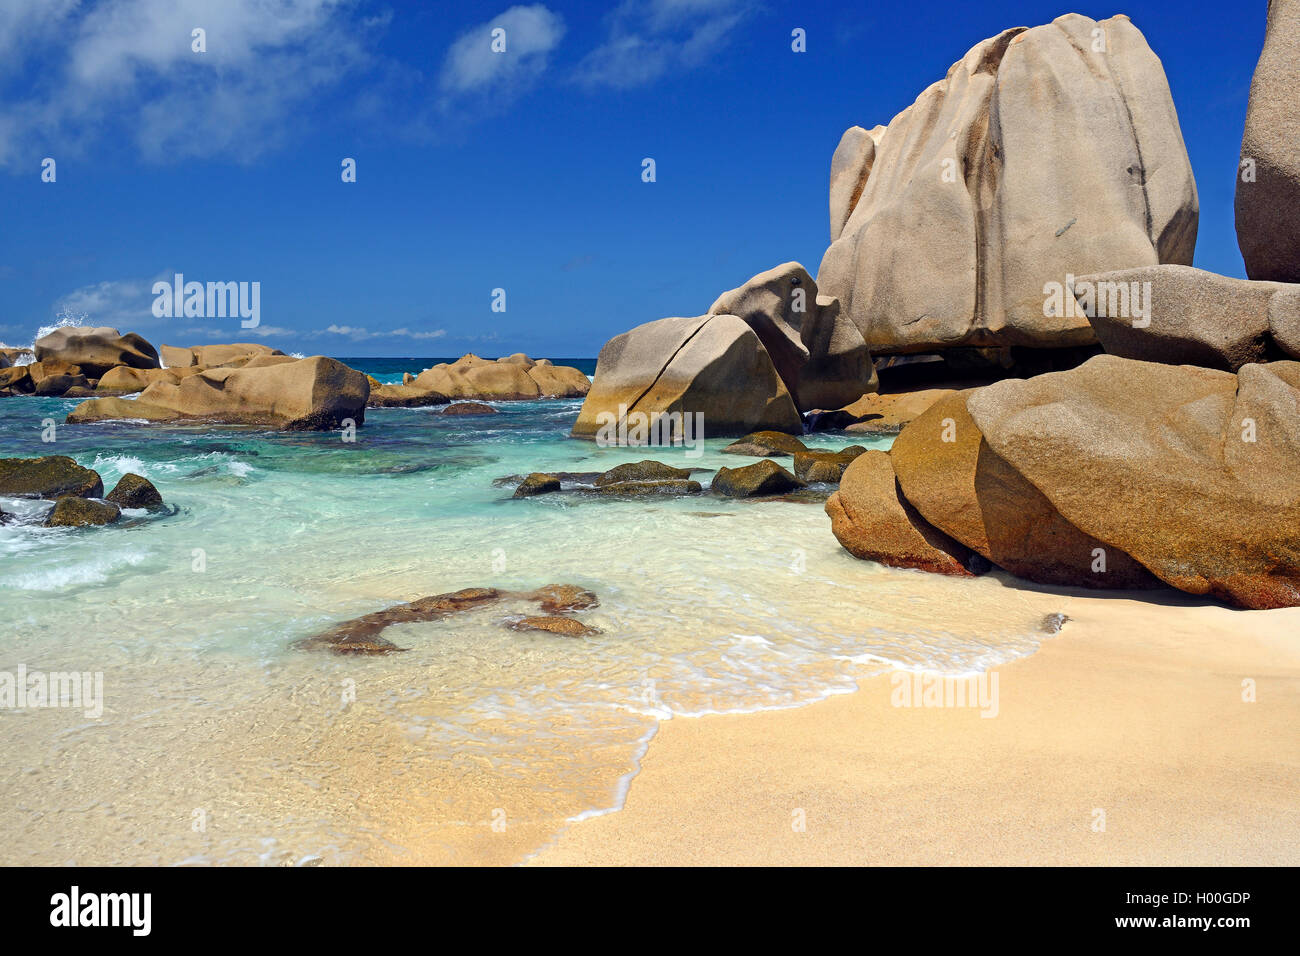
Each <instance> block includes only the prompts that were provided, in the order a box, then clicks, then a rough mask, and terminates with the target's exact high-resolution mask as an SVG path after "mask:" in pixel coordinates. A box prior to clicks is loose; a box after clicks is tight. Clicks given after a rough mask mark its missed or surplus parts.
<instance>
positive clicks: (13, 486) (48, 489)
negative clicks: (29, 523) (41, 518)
mask: <svg viewBox="0 0 1300 956" xmlns="http://www.w3.org/2000/svg"><path fill="white" fill-rule="evenodd" d="M103 494H104V483H103V481H102V480H100V477H99V473H98V472H95V471H92V470H91V469H89V468H83V467H81V466H80V465H78V464H77V463H76V462H75V461H73V460H72V459H71V458H69V457H68V456H66V455H46V456H44V457H41V458H0V495H10V496H12V497H14V498H50V499H53V498H67V497H70V496H75V497H78V498H99V497H101V496H102V495H103Z"/></svg>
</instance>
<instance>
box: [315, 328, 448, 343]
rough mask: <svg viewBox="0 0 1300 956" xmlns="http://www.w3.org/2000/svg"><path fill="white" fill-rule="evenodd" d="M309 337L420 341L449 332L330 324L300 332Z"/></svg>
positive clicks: (358, 340) (356, 340)
mask: <svg viewBox="0 0 1300 956" xmlns="http://www.w3.org/2000/svg"><path fill="white" fill-rule="evenodd" d="M298 334H300V335H303V336H304V337H307V338H314V337H316V336H319V335H343V336H346V337H347V338H349V339H351V340H352V341H354V342H360V341H363V340H365V339H389V338H399V339H411V340H413V341H420V340H425V339H440V338H442V337H443V336H444V335H446V334H447V330H446V329H433V330H432V331H429V332H412V331H411V330H410V329H407V328H401V329H392V330H391V331H387V332H385V331H375V332H372V331H370V330H369V329H366V328H359V327H357V326H354V325H330V326H327V327H326V328H323V329H317V330H316V331H313V332H303V333H298Z"/></svg>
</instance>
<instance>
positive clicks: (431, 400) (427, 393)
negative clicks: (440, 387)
mask: <svg viewBox="0 0 1300 956" xmlns="http://www.w3.org/2000/svg"><path fill="white" fill-rule="evenodd" d="M449 401H451V399H449V398H448V397H447V396H446V395H444V394H442V392H435V391H432V390H430V389H423V388H415V387H412V386H410V385H385V384H383V383H379V384H374V383H372V384H371V386H370V397H369V398H368V399H367V400H366V405H367V407H369V408H428V407H431V406H434V405H446V404H447V403H448V402H449Z"/></svg>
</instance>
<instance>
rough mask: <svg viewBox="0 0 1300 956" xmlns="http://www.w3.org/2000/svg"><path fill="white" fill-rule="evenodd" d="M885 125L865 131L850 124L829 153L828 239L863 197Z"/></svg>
mask: <svg viewBox="0 0 1300 956" xmlns="http://www.w3.org/2000/svg"><path fill="white" fill-rule="evenodd" d="M884 132H885V127H883V126H877V127H876V128H875V129H871V130H865V129H863V128H862V127H861V126H850V127H849V128H848V129H847V130H845V131H844V135H843V136H841V137H840V145H839V146H837V147H835V154H834V155H833V156H831V196H830V200H831V242H834V241H835V240H836V239H838V238H839V237H840V233H842V232H843V231H844V224H845V223H846V222H848V221H849V216H850V215H851V214H852V212H853V209H854V207H855V206H857V204H858V200H859V199H861V198H862V190H863V189H864V188H866V185H867V179H868V178H869V177H870V176H871V166H872V164H873V163H874V162H875V161H876V144H877V143H879V142H880V137H881V136H882V135H884Z"/></svg>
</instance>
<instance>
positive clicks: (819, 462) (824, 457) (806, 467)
mask: <svg viewBox="0 0 1300 956" xmlns="http://www.w3.org/2000/svg"><path fill="white" fill-rule="evenodd" d="M866 450H867V449H866V448H864V447H863V446H862V445H850V446H849V447H847V448H841V449H840V450H839V451H821V450H816V451H800V452H795V456H794V473H795V477H796V478H799V479H800V480H802V481H807V482H824V483H826V484H832V485H833V484H838V483H839V481H840V479H841V478H843V477H844V470H845V469H846V468H848V467H849V465H851V464H852V463H853V461H854V459H856V458H857V457H858V456H859V455H862V454H865V453H866Z"/></svg>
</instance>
